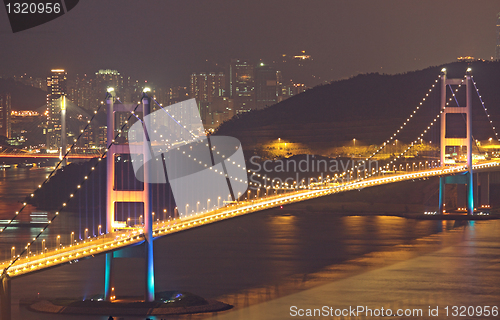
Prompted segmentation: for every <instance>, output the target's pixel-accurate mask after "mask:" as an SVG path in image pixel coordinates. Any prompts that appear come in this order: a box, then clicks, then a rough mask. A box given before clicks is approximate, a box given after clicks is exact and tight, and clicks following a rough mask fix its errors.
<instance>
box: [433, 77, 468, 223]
mask: <svg viewBox="0 0 500 320" xmlns="http://www.w3.org/2000/svg"><path fill="white" fill-rule="evenodd" d="M446 75H447V73H446V69H445V68H443V69H442V70H441V110H442V113H441V139H440V140H441V156H440V160H441V168H443V169H444V168H445V167H446V165H447V164H452V163H455V160H454V159H452V154H457V155H459V156H460V155H463V154H465V155H466V157H467V162H466V163H467V168H468V171H467V172H466V173H465V174H463V175H462V176H450V177H440V180H439V214H443V213H444V203H445V186H446V184H465V185H466V204H467V205H466V207H467V214H469V215H471V214H473V213H474V179H473V173H472V79H471V69H470V68H468V69H467V73H466V74H465V80H464V79H460V78H457V79H449V78H447V76H446ZM464 82H465V87H466V104H465V107H459V106H457V107H450V106H446V103H447V102H446V88H447V86H448V85H450V86H451V85H459V86H461V85H463V84H464ZM457 118H458V121H456V120H457ZM460 118H463V119H464V120H465V125H464V126H462V127H458V128H457V126H458V125H459V123H461V120H460Z"/></svg>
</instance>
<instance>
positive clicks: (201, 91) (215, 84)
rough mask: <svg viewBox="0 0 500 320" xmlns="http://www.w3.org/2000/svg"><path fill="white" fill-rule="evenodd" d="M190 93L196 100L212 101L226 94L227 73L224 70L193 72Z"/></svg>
mask: <svg viewBox="0 0 500 320" xmlns="http://www.w3.org/2000/svg"><path fill="white" fill-rule="evenodd" d="M190 94H191V98H195V99H196V101H201V102H208V103H211V102H212V101H213V100H214V98H216V97H222V96H224V95H225V94H226V75H225V74H224V73H223V72H218V73H215V72H210V73H193V74H191V81H190Z"/></svg>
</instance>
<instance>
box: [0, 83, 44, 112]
mask: <svg viewBox="0 0 500 320" xmlns="http://www.w3.org/2000/svg"><path fill="white" fill-rule="evenodd" d="M0 92H2V93H3V92H9V93H10V94H11V95H12V110H36V109H38V108H39V107H40V106H43V105H45V104H46V103H47V93H46V92H45V91H43V90H40V89H38V88H34V87H31V86H26V85H24V84H22V83H20V82H15V81H14V80H13V79H1V78H0Z"/></svg>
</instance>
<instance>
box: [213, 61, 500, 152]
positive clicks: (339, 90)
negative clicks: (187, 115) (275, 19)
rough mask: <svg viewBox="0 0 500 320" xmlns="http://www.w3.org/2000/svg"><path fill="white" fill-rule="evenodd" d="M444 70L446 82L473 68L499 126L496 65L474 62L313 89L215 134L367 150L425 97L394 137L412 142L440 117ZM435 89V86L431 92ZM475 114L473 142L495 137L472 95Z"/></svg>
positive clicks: (499, 68) (431, 135) (248, 141)
mask: <svg viewBox="0 0 500 320" xmlns="http://www.w3.org/2000/svg"><path fill="white" fill-rule="evenodd" d="M443 67H445V68H447V70H448V77H449V78H463V77H464V75H465V71H466V69H467V68H468V67H471V68H472V74H473V77H474V80H475V81H476V82H477V85H478V88H479V90H480V92H481V95H482V97H483V99H484V101H485V104H486V107H487V108H488V111H489V112H490V114H491V115H492V119H493V121H494V123H497V124H498V125H500V108H499V106H500V90H498V86H499V85H500V62H481V61H477V62H472V63H466V62H455V63H450V64H447V65H443V66H435V67H429V68H427V69H424V70H419V71H413V72H408V73H405V74H397V75H385V74H378V73H372V74H361V75H358V76H355V77H353V78H350V79H347V80H341V81H336V82H332V83H330V84H327V85H322V86H317V87H315V88H312V89H310V90H308V91H306V92H304V93H301V94H299V95H297V96H294V97H292V98H290V99H288V100H285V101H283V102H281V103H278V104H276V105H273V106H271V107H268V108H266V109H263V110H256V111H252V112H249V113H245V114H242V115H239V116H238V117H235V118H233V119H231V120H229V121H227V122H225V123H223V124H222V125H221V126H220V128H219V130H218V131H217V132H216V134H217V135H229V136H234V137H236V138H238V139H240V141H241V142H242V143H243V147H244V149H246V150H249V149H254V148H258V147H259V146H260V145H262V144H264V143H268V142H269V141H272V140H275V139H278V138H281V139H285V140H287V141H289V142H296V143H302V144H304V145H307V146H308V147H310V149H311V150H324V149H325V148H328V147H333V146H339V145H345V144H346V143H347V142H348V141H352V140H353V139H354V138H355V139H356V141H359V143H362V144H365V145H369V144H381V143H383V142H384V141H385V140H387V139H388V138H389V137H390V136H392V134H393V133H394V132H396V130H398V129H399V128H400V126H402V125H403V123H404V122H405V121H406V119H407V118H408V117H409V116H410V114H413V111H414V110H415V109H416V107H417V106H419V103H420V102H422V98H424V97H425V98H426V101H424V102H423V104H422V106H421V108H420V110H418V111H417V113H416V114H415V116H414V118H413V119H411V121H410V123H409V124H408V125H407V126H405V130H403V131H402V134H401V135H399V136H398V139H399V140H400V141H403V142H411V141H413V140H415V139H416V138H417V137H419V136H420V133H422V132H423V130H424V129H426V127H427V126H429V124H430V122H432V120H433V119H434V118H435V117H436V115H437V114H438V113H439V108H440V85H439V84H440V83H439V82H437V83H436V82H435V81H436V80H437V79H438V76H439V74H440V71H441V69H442V68H443ZM433 84H435V87H434V88H432V89H433V90H432V92H430V93H429V91H428V90H429V89H430V88H431V86H432V85H433ZM464 89H465V86H464V87H462V88H461V91H459V93H461V94H462V95H463V96H460V94H458V100H459V103H460V104H461V106H464V105H465V98H464V95H465V93H464V92H465V90H464ZM447 90H448V91H449V89H447ZM426 93H428V94H429V96H428V97H426ZM452 103H453V104H454V103H455V102H450V105H452ZM473 110H474V118H473V119H474V124H473V126H474V130H473V133H474V138H475V139H488V137H491V136H493V130H492V129H491V126H490V124H489V122H488V121H487V117H486V115H485V113H484V110H483V108H482V106H481V103H480V100H479V98H478V97H477V95H476V92H475V90H473ZM437 124H439V122H438V123H437ZM435 127H437V129H438V128H439V126H435ZM433 128H434V127H433ZM499 128H500V126H499ZM437 129H432V130H430V131H429V132H427V133H426V135H425V137H424V139H426V140H434V141H437V140H438V138H439V132H438V130H437Z"/></svg>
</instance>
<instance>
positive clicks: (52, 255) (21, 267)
mask: <svg viewBox="0 0 500 320" xmlns="http://www.w3.org/2000/svg"><path fill="white" fill-rule="evenodd" d="M494 167H500V162H498V161H490V162H484V163H478V164H475V165H474V166H473V170H474V171H478V170H479V171H481V170H486V169H491V168H494ZM466 171H467V168H466V166H457V167H450V168H446V169H442V168H435V169H428V170H422V171H415V172H412V173H402V174H392V175H386V176H383V177H372V178H369V179H365V180H361V181H352V182H347V183H344V184H340V185H339V184H335V185H334V184H330V185H322V186H318V187H317V188H315V189H305V190H304V189H298V190H296V191H293V192H289V193H285V194H279V195H273V196H266V197H263V198H260V199H258V200H252V201H244V202H239V203H237V204H233V205H231V206H227V207H224V208H220V209H217V210H213V211H210V212H205V213H201V214H198V215H195V216H193V217H186V218H182V219H173V220H168V221H162V222H158V223H155V224H154V225H153V236H154V237H155V238H158V237H162V236H166V235H169V234H173V233H176V232H180V231H184V230H188V229H191V228H196V227H199V226H203V225H206V224H210V223H214V222H217V221H221V220H225V219H230V218H233V217H236V216H241V215H245V214H248V213H253V212H257V211H262V210H266V209H270V208H274V207H278V206H280V205H284V204H291V203H295V202H300V201H305V200H309V199H313V198H317V197H322V196H326V195H330V194H334V193H340V192H346V191H350V190H355V189H361V188H367V187H373V186H379V185H383V184H388V183H394V182H400V181H407V180H413V179H420V178H427V177H434V176H443V175H453V174H457V173H462V172H466ZM142 241H144V235H143V231H142V229H141V228H134V229H126V230H120V231H116V232H113V233H108V234H104V235H101V236H98V237H95V238H90V239H87V240H86V241H82V242H80V243H77V244H75V245H73V246H68V247H63V248H61V249H59V250H51V251H48V252H45V253H41V254H38V255H32V256H30V257H21V258H19V259H18V260H17V261H16V262H15V263H14V264H13V265H12V266H11V267H10V268H9V269H8V271H7V273H8V275H9V276H10V277H18V276H22V275H26V274H29V273H32V272H37V271H42V270H45V269H47V268H52V267H55V266H58V265H61V264H66V263H71V262H72V261H75V260H78V259H84V258H89V257H93V256H95V255H98V254H102V253H107V252H112V251H115V250H118V249H122V248H125V247H127V246H130V245H133V244H138V243H141V242H142ZM10 263H11V261H3V262H2V263H0V273H1V272H2V271H3V269H5V268H6V267H8V266H9V265H10Z"/></svg>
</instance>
